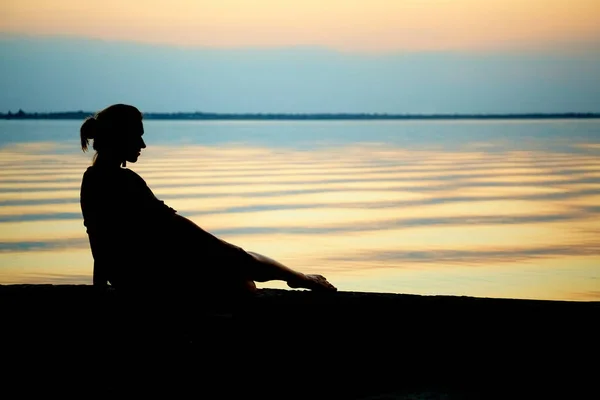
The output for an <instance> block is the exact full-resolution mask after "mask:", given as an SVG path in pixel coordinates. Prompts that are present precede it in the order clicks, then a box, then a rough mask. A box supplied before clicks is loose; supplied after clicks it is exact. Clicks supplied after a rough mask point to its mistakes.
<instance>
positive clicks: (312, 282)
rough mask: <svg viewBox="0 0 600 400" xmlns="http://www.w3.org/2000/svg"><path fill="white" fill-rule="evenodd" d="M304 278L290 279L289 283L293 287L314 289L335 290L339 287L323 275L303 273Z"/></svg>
mask: <svg viewBox="0 0 600 400" xmlns="http://www.w3.org/2000/svg"><path fill="white" fill-rule="evenodd" d="M302 276H303V277H302V278H301V279H298V280H293V281H288V282H287V284H288V286H289V287H291V288H292V289H299V288H302V289H310V290H314V291H326V292H335V291H337V288H336V287H335V286H333V285H332V284H331V283H329V282H328V281H327V279H325V277H324V276H323V275H306V274H302Z"/></svg>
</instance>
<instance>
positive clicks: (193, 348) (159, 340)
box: [0, 285, 600, 399]
mask: <svg viewBox="0 0 600 400" xmlns="http://www.w3.org/2000/svg"><path fill="white" fill-rule="evenodd" d="M151 293H152V296H151V298H143V297H141V296H137V297H135V296H134V297H127V296H124V295H122V294H121V293H117V292H114V291H111V292H98V291H96V290H95V289H94V288H93V287H91V286H87V285H64V286H53V285H0V307H1V309H2V317H1V318H2V324H1V328H0V332H1V333H0V338H1V339H2V341H1V343H2V348H3V350H2V353H1V354H2V375H1V376H2V377H3V390H4V392H5V393H13V392H11V391H9V388H10V387H11V386H14V390H16V392H14V393H17V394H18V396H17V397H29V395H31V394H42V395H46V394H48V395H50V394H58V395H70V394H73V395H77V396H81V397H85V398H87V397H96V396H97V395H102V396H105V395H119V396H120V395H125V396H128V397H132V396H135V397H136V398H138V397H142V396H144V397H145V396H150V395H152V396H153V397H154V395H163V396H165V397H167V396H168V397H169V398H181V397H196V398H198V397H200V398H209V399H212V398H246V397H257V398H280V399H287V398H327V399H332V398H339V399H363V398H364V399H394V398H398V399H408V398H432V399H433V398H435V399H438V398H445V399H459V398H460V399H462V398H474V399H486V398H577V397H580V396H583V397H585V398H599V396H600V385H599V383H598V360H599V358H598V357H599V356H600V352H599V348H600V345H599V336H598V333H599V332H600V329H599V326H600V322H599V321H600V318H599V317H600V302H562V301H537V300H512V299H487V298H472V297H453V296H417V295H400V294H375V293H353V292H338V293H333V294H319V293H312V292H304V291H291V290H290V291H285V290H269V289H265V290H261V291H259V293H258V294H257V295H256V296H253V297H248V298H240V299H236V300H235V301H233V302H231V303H229V304H225V303H223V302H221V301H214V302H212V303H210V302H208V303H203V305H198V304H192V303H191V302H188V301H182V300H181V299H179V300H175V299H174V298H173V297H172V296H170V295H169V294H168V293H167V292H165V291H163V290H161V288H156V289H155V290H152V292H151ZM213 300H214V299H213ZM11 398H13V397H11Z"/></svg>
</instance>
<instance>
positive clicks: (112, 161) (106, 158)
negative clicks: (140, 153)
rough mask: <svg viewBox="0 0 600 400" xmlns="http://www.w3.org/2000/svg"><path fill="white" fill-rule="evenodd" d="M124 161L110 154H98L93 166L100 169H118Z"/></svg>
mask: <svg viewBox="0 0 600 400" xmlns="http://www.w3.org/2000/svg"><path fill="white" fill-rule="evenodd" d="M122 164H124V161H123V160H121V159H120V158H119V157H114V156H113V155H112V154H100V153H98V156H96V161H94V166H97V167H102V168H120V167H121V165H122Z"/></svg>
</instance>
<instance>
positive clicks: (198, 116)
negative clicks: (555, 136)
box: [0, 109, 600, 120]
mask: <svg viewBox="0 0 600 400" xmlns="http://www.w3.org/2000/svg"><path fill="white" fill-rule="evenodd" d="M93 114H94V113H93V112H88V111H81V110H79V111H65V112H48V113H38V112H30V113H29V112H25V111H23V110H21V109H19V111H17V112H16V113H13V112H11V111H8V112H7V113H0V119H76V120H82V119H85V118H86V117H88V116H90V115H93ZM558 118H600V113H576V112H569V113H523V114H386V113H381V114H379V113H308V114H289V113H275V114H269V113H266V114H263V113H255V114H251V113H241V114H220V113H205V112H176V113H152V112H149V113H144V119H163V120H169V119H171V120H186V119H187V120H385V119H390V120H392V119H558Z"/></svg>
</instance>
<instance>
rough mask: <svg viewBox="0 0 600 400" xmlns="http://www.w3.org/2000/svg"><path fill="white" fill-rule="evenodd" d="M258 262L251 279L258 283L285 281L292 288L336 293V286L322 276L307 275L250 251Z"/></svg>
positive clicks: (253, 268)
mask: <svg viewBox="0 0 600 400" xmlns="http://www.w3.org/2000/svg"><path fill="white" fill-rule="evenodd" d="M247 253H248V254H250V255H251V256H252V257H254V259H255V260H256V263H255V265H254V266H253V267H252V268H251V272H250V276H249V277H250V279H251V280H253V281H257V282H267V281H284V282H286V283H287V284H288V286H289V287H291V288H304V289H311V290H326V291H335V290H337V289H336V288H335V286H333V285H332V284H331V283H329V282H328V281H327V279H325V277H324V276H322V275H307V274H303V273H301V272H298V271H294V270H293V269H291V268H289V267H286V266H285V265H283V264H281V263H280V262H278V261H275V260H273V259H272V258H269V257H267V256H264V255H262V254H258V253H255V252H252V251H248V252H247Z"/></svg>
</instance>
